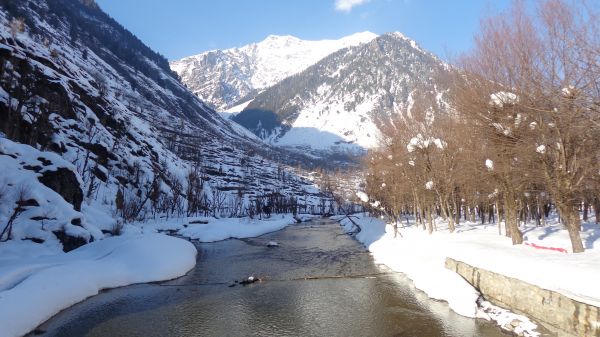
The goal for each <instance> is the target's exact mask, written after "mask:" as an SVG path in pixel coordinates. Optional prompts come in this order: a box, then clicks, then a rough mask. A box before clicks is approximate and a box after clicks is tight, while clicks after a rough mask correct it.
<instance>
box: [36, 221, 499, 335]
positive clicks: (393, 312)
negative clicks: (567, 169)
mask: <svg viewBox="0 0 600 337" xmlns="http://www.w3.org/2000/svg"><path fill="white" fill-rule="evenodd" d="M271 240H273V241H276V242H278V243H279V244H280V246H279V247H274V248H269V247H267V246H266V243H267V242H269V241H271ZM196 246H197V248H198V252H199V254H198V262H197V264H196V267H195V268H194V269H193V270H191V271H190V272H189V273H188V274H187V275H186V276H183V277H181V278H179V279H176V280H172V281H168V282H161V283H156V284H141V285H133V286H128V287H123V288H118V289H112V290H108V291H104V292H102V293H101V294H99V295H98V296H94V297H92V298H90V299H88V300H86V301H83V302H81V303H79V304H77V305H75V306H73V307H71V308H69V309H66V310H64V311H62V312H61V313H60V314H58V315H56V316H55V317H53V318H52V319H50V320H49V321H48V322H46V323H44V324H43V325H41V326H40V327H39V328H38V330H37V331H36V334H38V335H43V336H140V337H141V336H406V337H408V336H411V337H412V336H419V337H429V336H452V337H460V336H469V337H470V336H490V337H495V336H506V335H505V334H503V333H502V332H501V330H500V329H499V328H498V327H497V326H495V325H493V324H491V323H489V322H486V321H483V320H474V319H469V318H465V317H462V316H459V315H457V314H455V313H454V312H452V311H451V310H450V309H449V307H448V305H447V304H446V303H443V302H438V301H433V300H431V299H429V298H427V296H426V295H425V294H423V293H421V292H420V291H418V290H416V289H414V287H413V286H412V284H411V282H410V281H409V280H408V279H407V278H406V277H404V276H403V275H401V274H398V273H393V272H390V271H389V270H388V269H387V268H385V267H383V266H378V265H376V264H375V263H374V261H373V258H372V257H371V256H370V254H369V253H368V252H367V251H366V250H365V249H364V247H362V246H361V245H360V244H359V243H358V242H356V241H355V240H353V239H352V238H351V237H349V236H347V235H344V234H343V233H342V231H341V228H340V226H339V225H338V224H337V223H336V222H334V221H331V220H313V221H311V222H307V223H303V224H297V225H292V226H288V227H287V228H285V229H283V230H281V231H278V232H274V233H270V234H266V235H264V236H261V237H257V238H253V239H244V240H233V239H232V240H225V241H221V242H215V243H197V244H196ZM398 258H410V256H406V257H402V256H399V257H398ZM248 276H254V277H258V278H261V279H262V280H263V281H261V282H257V283H253V284H250V285H245V286H244V285H240V284H236V283H235V282H234V281H235V280H242V279H244V278H247V277H248ZM232 285H234V286H232ZM31 335H34V334H33V333H32V334H31Z"/></svg>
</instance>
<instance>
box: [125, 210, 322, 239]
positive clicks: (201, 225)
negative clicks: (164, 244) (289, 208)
mask: <svg viewBox="0 0 600 337" xmlns="http://www.w3.org/2000/svg"><path fill="white" fill-rule="evenodd" d="M315 217H318V216H315V215H310V214H299V215H297V216H296V217H294V216H293V215H292V214H273V215H271V217H269V218H264V217H263V218H262V219H259V218H254V219H250V218H248V217H245V218H221V219H215V218H211V217H189V218H172V219H157V220H150V221H145V222H143V223H138V224H134V225H131V226H128V227H126V228H125V230H126V231H128V232H130V231H136V230H137V231H143V232H147V231H149V230H150V231H173V232H176V234H177V235H181V236H183V237H186V238H190V239H194V240H198V241H200V242H214V241H220V240H226V239H229V238H236V239H244V238H250V237H255V236H260V235H263V234H267V233H270V232H274V231H278V230H280V229H283V228H284V227H286V226H288V225H291V224H293V223H296V222H297V221H298V220H299V221H302V222H304V221H308V220H311V219H314V218H315Z"/></svg>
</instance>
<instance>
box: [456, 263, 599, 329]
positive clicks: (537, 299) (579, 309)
mask: <svg viewBox="0 0 600 337" xmlns="http://www.w3.org/2000/svg"><path fill="white" fill-rule="evenodd" d="M446 268H448V269H450V270H453V271H455V272H456V273H458V274H459V275H460V276H462V277H463V278H464V279H465V280H467V282H469V283H470V284H472V285H473V286H474V287H475V288H477V289H478V290H479V291H480V292H481V294H482V295H483V296H484V297H485V299H487V300H488V301H490V302H492V303H494V304H496V305H498V306H500V307H504V308H506V309H510V310H511V311H514V312H517V313H521V314H524V315H526V316H528V317H530V318H532V319H534V320H535V321H538V322H540V323H542V324H543V325H544V326H546V327H547V328H549V329H551V330H553V331H555V332H557V334H558V335H559V336H582V337H583V336H585V337H600V308H598V307H595V306H593V305H589V304H586V303H582V302H580V301H577V300H574V299H572V298H569V297H567V296H565V295H562V294H559V293H557V292H554V291H550V290H547V289H542V288H540V287H538V286H535V285H532V284H529V283H526V282H523V281H521V280H518V279H515V278H511V277H507V276H504V275H500V274H497V273H494V272H490V271H488V270H485V269H481V268H476V267H473V266H471V265H468V264H466V263H464V262H461V261H456V260H454V259H451V258H447V259H446ZM599 281H600V280H599ZM598 286H600V283H599V284H598Z"/></svg>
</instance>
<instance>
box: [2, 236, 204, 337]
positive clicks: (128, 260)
mask: <svg viewBox="0 0 600 337" xmlns="http://www.w3.org/2000/svg"><path fill="white" fill-rule="evenodd" d="M196 252H197V250H196V248H195V247H194V245H193V244H191V243H190V242H187V241H185V240H182V239H178V238H174V237H169V236H165V235H161V234H146V235H132V236H120V237H112V238H107V239H104V240H100V241H96V242H93V243H90V244H87V245H85V246H83V247H81V248H78V249H76V250H73V251H71V252H69V253H62V252H58V251H57V250H56V249H54V250H53V249H52V248H50V247H47V246H43V245H38V244H34V243H31V242H25V241H12V242H7V243H3V244H2V245H0V326H1V327H2V328H1V329H0V336H2V337H12V336H21V335H24V334H26V333H27V332H29V331H31V330H32V329H34V328H35V327H36V326H38V325H39V324H41V323H43V322H44V321H46V320H47V319H49V318H50V317H52V316H53V315H55V314H56V313H58V312H59V311H61V310H63V309H65V308H67V307H69V306H71V305H73V304H75V303H77V302H80V301H82V300H84V299H85V298H87V297H90V296H93V295H96V294H97V293H98V292H99V291H100V290H102V289H106V288H114V287H120V286H125V285H129V284H133V283H142V282H154V281H162V280H168V279H172V278H176V277H179V276H181V275H183V274H185V273H186V272H187V271H188V270H190V269H191V268H192V267H193V266H194V265H195V263H196Z"/></svg>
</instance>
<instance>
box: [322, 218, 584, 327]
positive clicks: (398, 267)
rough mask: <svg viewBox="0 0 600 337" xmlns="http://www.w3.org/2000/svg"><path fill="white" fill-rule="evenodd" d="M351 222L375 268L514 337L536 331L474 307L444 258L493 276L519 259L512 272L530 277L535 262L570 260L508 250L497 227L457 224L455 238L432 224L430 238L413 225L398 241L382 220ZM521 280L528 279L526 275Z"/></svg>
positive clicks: (501, 312) (486, 306) (474, 297)
mask: <svg viewBox="0 0 600 337" xmlns="http://www.w3.org/2000/svg"><path fill="white" fill-rule="evenodd" d="M334 219H336V220H340V224H341V225H342V226H343V227H344V230H345V231H346V232H351V231H353V230H355V227H354V225H353V224H352V222H350V221H349V220H348V219H344V218H343V217H334ZM353 220H354V221H355V222H356V223H358V224H359V226H361V228H362V230H361V231H360V232H359V233H358V234H357V235H356V236H355V238H356V239H357V240H358V241H359V242H361V243H362V244H363V245H364V246H365V247H366V248H367V249H368V250H369V251H370V252H371V253H372V255H373V257H374V259H375V261H376V262H377V263H381V264H384V265H386V266H387V267H389V268H390V269H392V270H394V271H396V272H401V273H403V274H405V275H406V276H407V277H408V278H409V279H411V280H412V281H413V284H414V286H415V288H417V289H419V290H421V291H423V292H424V293H426V294H427V295H428V296H429V297H430V298H432V299H436V300H443V301H446V302H448V305H449V307H450V308H451V309H452V310H453V311H455V312H456V313H458V314H460V315H463V316H466V317H472V318H484V319H487V320H493V321H495V322H496V324H498V325H499V326H500V327H502V328H503V329H506V330H510V331H512V332H514V333H515V334H516V335H519V336H539V333H538V332H537V331H536V329H537V325H536V324H535V323H533V322H532V321H531V320H530V319H528V318H527V317H525V316H522V315H517V314H514V313H512V312H510V311H508V310H505V309H502V308H499V307H497V306H494V305H492V304H491V303H489V302H487V301H479V302H478V299H479V298H480V294H479V292H478V291H477V290H476V289H475V288H473V286H471V285H470V284H469V283H468V282H467V281H466V280H464V279H463V278H462V277H461V276H459V275H458V274H456V273H454V272H453V271H450V270H448V269H446V268H445V259H446V257H453V258H456V259H458V260H463V261H465V260H466V261H465V262H468V263H474V264H476V265H478V266H479V267H481V268H487V269H489V270H492V271H496V272H497V271H498V270H502V268H503V266H499V265H502V264H504V263H512V262H513V261H514V260H513V259H514V258H517V256H519V255H520V259H521V266H519V267H517V269H518V270H522V269H527V268H530V269H531V271H530V272H529V273H528V274H535V273H536V272H539V270H538V269H537V268H532V267H531V266H530V264H535V263H538V259H541V258H544V259H548V260H550V261H554V262H556V259H557V257H558V258H559V259H560V258H563V259H564V258H567V259H569V258H572V257H567V256H566V255H573V254H562V253H558V252H552V251H538V250H536V249H534V248H531V247H528V246H519V247H514V246H512V245H511V244H510V242H509V241H510V239H507V238H505V237H499V236H498V234H497V227H495V226H492V225H488V226H480V225H478V224H463V225H461V227H460V228H459V230H458V231H457V233H452V234H451V233H448V232H447V231H444V230H443V228H444V227H443V224H438V229H439V230H440V231H439V232H437V233H433V234H431V235H430V234H427V232H426V231H423V230H422V229H421V228H417V226H414V224H413V225H412V226H410V227H408V228H399V231H400V234H401V235H402V237H401V236H400V235H396V237H395V236H394V229H393V227H392V226H391V225H388V224H386V223H385V222H384V221H383V220H380V219H377V218H373V217H369V216H367V215H364V214H363V215H356V216H353ZM546 230H548V229H546ZM554 230H555V228H552V229H551V230H550V231H552V232H554ZM535 234H537V233H535V231H530V232H528V236H529V237H530V241H532V242H538V241H537V240H536V238H538V237H539V236H538V235H535ZM559 235H560V233H557V234H555V235H554V237H552V235H550V236H549V237H548V236H546V237H547V238H548V242H552V243H557V242H559V241H562V240H559V238H557V237H556V236H559ZM504 250H506V252H505V251H504ZM561 254H562V255H561ZM586 254H587V253H586ZM588 255H590V256H591V257H588V259H592V260H595V259H596V255H595V254H594V253H591V252H590V253H589V254H588ZM579 257H581V256H579ZM484 261H487V262H484ZM558 263H559V265H562V264H561V263H560V262H558ZM590 263H593V262H590ZM492 265H493V267H492ZM558 269H560V268H558ZM509 276H511V277H514V272H513V273H509ZM522 276H524V278H525V279H528V275H522ZM537 283H538V284H539V283H540V282H537Z"/></svg>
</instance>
